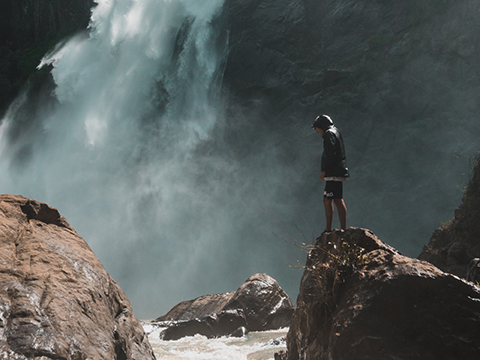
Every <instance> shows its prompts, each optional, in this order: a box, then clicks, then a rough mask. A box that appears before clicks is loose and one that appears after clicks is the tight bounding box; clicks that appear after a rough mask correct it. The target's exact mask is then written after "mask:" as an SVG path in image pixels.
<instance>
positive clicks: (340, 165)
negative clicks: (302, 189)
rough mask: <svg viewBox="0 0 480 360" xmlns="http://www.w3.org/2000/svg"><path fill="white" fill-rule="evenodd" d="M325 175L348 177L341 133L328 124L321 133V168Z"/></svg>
mask: <svg viewBox="0 0 480 360" xmlns="http://www.w3.org/2000/svg"><path fill="white" fill-rule="evenodd" d="M321 171H325V177H349V176H350V174H349V173H348V167H347V157H346V155H345V146H344V145H343V138H342V134H340V132H339V131H338V129H337V128H336V127H335V126H334V125H330V127H328V128H327V129H326V130H324V134H323V155H322V170H321Z"/></svg>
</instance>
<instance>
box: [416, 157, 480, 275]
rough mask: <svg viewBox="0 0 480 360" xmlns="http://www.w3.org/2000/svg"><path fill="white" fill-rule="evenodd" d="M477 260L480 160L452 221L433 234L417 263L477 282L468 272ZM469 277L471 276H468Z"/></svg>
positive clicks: (478, 248)
mask: <svg viewBox="0 0 480 360" xmlns="http://www.w3.org/2000/svg"><path fill="white" fill-rule="evenodd" d="M478 257H480V158H478V159H477V161H476V162H475V166H474V168H473V176H472V178H471V180H470V183H469V185H468V188H467V190H466V191H465V194H464V196H463V202H462V204H461V205H460V206H459V208H458V209H456V210H455V217H454V218H453V219H452V220H451V221H449V222H448V223H446V224H442V226H441V227H440V228H439V229H437V230H435V232H434V233H433V235H432V237H431V238H430V242H429V243H428V245H425V247H424V248H423V251H422V253H421V254H420V255H419V256H418V258H419V259H423V260H427V261H429V262H431V263H432V264H434V265H435V266H437V267H438V268H440V269H442V270H443V271H445V272H449V273H452V274H455V275H457V276H460V277H463V278H466V279H468V280H474V281H478V280H479V279H478V276H473V272H474V268H475V266H474V268H472V269H471V270H469V265H470V264H471V262H472V260H473V259H475V258H478ZM469 274H470V275H469Z"/></svg>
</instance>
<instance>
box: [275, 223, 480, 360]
mask: <svg viewBox="0 0 480 360" xmlns="http://www.w3.org/2000/svg"><path fill="white" fill-rule="evenodd" d="M287 346H288V356H285V355H280V354H279V355H278V356H277V358H279V359H286V358H287V359H289V360H297V359H304V360H309V359H312V360H313V359H315V360H323V359H325V360H327V359H329V360H331V359H333V360H343V359H345V360H346V359H349V360H350V359H357V360H359V359H375V360H382V359H411V360H413V359H418V360H420V359H421V360H428V359H432V360H433V359H474V358H478V356H479V354H480V290H479V288H478V287H476V286H474V285H473V284H472V283H469V282H466V281H464V280H462V279H460V278H458V277H456V276H453V275H450V274H447V273H444V272H442V271H441V270H439V269H438V268H436V267H435V266H433V265H431V264H429V263H427V262H425V261H421V260H417V259H411V258H408V257H406V256H403V255H402V254H400V253H399V252H398V251H396V250H395V249H393V248H392V247H390V246H388V245H386V244H385V243H383V242H382V241H381V240H379V239H378V238H377V237H376V236H375V235H374V234H373V233H371V232H370V231H368V230H364V229H355V228H351V229H348V230H347V231H346V232H340V231H336V232H333V233H330V234H325V235H323V236H321V237H320V238H318V239H317V243H316V244H315V246H314V247H313V248H312V250H311V251H310V252H309V255H308V259H307V263H306V267H305V272H304V275H303V278H302V281H301V287H300V293H299V296H298V299H297V310H296V312H295V315H294V319H293V320H292V325H291V327H290V330H289V333H288V335H287Z"/></svg>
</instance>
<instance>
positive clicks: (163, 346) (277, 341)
mask: <svg viewBox="0 0 480 360" xmlns="http://www.w3.org/2000/svg"><path fill="white" fill-rule="evenodd" d="M143 327H144V329H145V332H146V333H147V334H148V339H149V341H150V344H151V345H152V348H153V351H154V352H155V356H156V357H157V359H162V360H163V359H166V360H270V359H273V358H274V354H275V353H276V352H278V351H280V350H285V349H286V348H287V347H286V344H285V337H286V335H287V332H288V329H279V330H274V331H262V332H251V333H249V334H247V336H245V337H242V338H234V337H221V338H218V339H207V338H206V337H205V336H201V335H195V336H193V337H192V336H190V337H185V338H183V339H180V340H176V341H163V340H160V337H159V335H160V332H161V331H162V330H163V329H164V328H159V327H155V326H152V325H150V324H145V323H144V324H143Z"/></svg>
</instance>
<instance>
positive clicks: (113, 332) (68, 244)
mask: <svg viewBox="0 0 480 360" xmlns="http://www.w3.org/2000/svg"><path fill="white" fill-rule="evenodd" d="M0 249H1V251H0V358H2V359H16V360H22V359H72V360H77V359H78V360H80V359H125V360H127V359H128V360H133V359H142V360H143V359H145V360H148V359H155V356H154V354H153V351H152V349H151V347H150V344H149V342H148V339H147V337H146V336H145V333H144V330H143V328H142V326H141V325H140V323H139V322H138V320H137V319H136V317H135V315H134V314H133V311H132V307H131V306H130V303H129V301H128V299H127V297H126V296H125V294H124V293H123V291H122V290H121V289H120V287H119V286H118V284H117V283H116V282H115V281H114V280H113V279H112V278H111V277H110V276H109V275H108V273H107V272H106V271H105V269H104V268H103V266H102V264H101V263H100V261H99V260H98V258H97V257H96V256H95V255H94V253H93V252H92V250H91V249H90V247H89V246H88V245H87V243H86V242H85V241H84V240H83V239H82V238H81V237H80V236H79V235H78V234H77V233H76V232H75V230H74V229H73V228H72V227H71V226H70V225H69V223H68V222H67V220H66V219H65V218H64V217H63V216H61V215H60V214H59V212H58V211H57V209H54V208H51V207H49V206H48V205H47V204H44V203H41V202H38V201H35V200H30V199H27V198H24V197H21V196H11V195H0Z"/></svg>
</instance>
